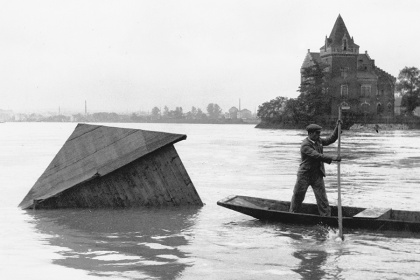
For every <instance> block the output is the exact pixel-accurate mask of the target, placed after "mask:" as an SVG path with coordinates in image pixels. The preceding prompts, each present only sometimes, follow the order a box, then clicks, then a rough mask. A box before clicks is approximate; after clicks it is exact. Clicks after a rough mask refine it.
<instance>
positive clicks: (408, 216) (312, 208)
mask: <svg viewBox="0 0 420 280" xmlns="http://www.w3.org/2000/svg"><path fill="white" fill-rule="evenodd" d="M217 204H218V205H220V206H222V207H225V208H228V209H231V210H234V211H237V212H240V213H243V214H245V215H248V216H252V217H254V218H256V219H259V220H263V221H274V222H282V223H290V224H301V225H317V224H323V225H328V226H330V227H338V217H337V207H335V206H331V213H332V216H331V217H322V216H319V215H318V214H317V206H316V205H315V204H309V203H305V204H303V205H302V211H301V212H300V213H292V212H288V206H289V205H290V203H289V202H286V201H276V200H269V199H262V198H255V197H246V196H230V197H227V198H225V199H222V200H219V201H218V202H217ZM364 210H366V208H358V207H343V228H351V229H368V230H374V231H386V230H391V231H410V232H420V213H419V212H413V211H401V210H390V209H389V210H390V212H389V215H387V216H386V217H385V218H383V217H379V218H358V217H354V216H357V214H359V213H361V212H362V211H364ZM396 218H405V219H400V220H396Z"/></svg>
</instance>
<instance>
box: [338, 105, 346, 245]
mask: <svg viewBox="0 0 420 280" xmlns="http://www.w3.org/2000/svg"><path fill="white" fill-rule="evenodd" d="M338 120H341V106H339V107H338ZM340 149H341V121H339V122H338V151H337V155H338V156H340ZM337 184H338V207H337V208H338V234H339V236H340V238H341V240H344V236H343V212H342V210H341V182H340V162H339V161H338V162H337Z"/></svg>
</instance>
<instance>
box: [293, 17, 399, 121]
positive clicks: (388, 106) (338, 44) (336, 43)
mask: <svg viewBox="0 0 420 280" xmlns="http://www.w3.org/2000/svg"><path fill="white" fill-rule="evenodd" d="M314 63H325V64H327V65H328V67H327V68H326V69H327V71H328V72H329V76H330V79H329V82H328V91H331V92H332V93H333V96H334V97H335V98H333V102H332V104H331V106H332V108H331V112H332V115H334V116H337V115H338V106H339V104H344V105H349V106H350V112H354V113H358V114H359V115H360V114H365V115H366V114H368V115H370V116H372V117H375V118H376V119H382V118H392V117H393V116H394V91H395V82H396V79H395V77H393V76H392V75H390V74H388V73H386V72H385V71H383V70H382V69H380V68H379V67H377V66H376V65H375V60H373V59H371V58H370V56H369V55H368V53H367V52H365V53H362V54H360V53H359V46H358V45H356V44H355V43H354V41H353V37H351V36H350V34H349V32H348V31H347V28H346V25H345V24H344V21H343V19H342V17H341V15H339V16H338V18H337V20H336V22H335V24H334V27H333V29H332V31H331V34H330V36H329V37H328V38H327V37H325V42H324V45H323V46H322V47H321V48H320V52H310V50H308V53H307V54H306V57H305V60H304V62H303V65H302V67H301V69H304V68H307V67H310V66H312V65H314Z"/></svg>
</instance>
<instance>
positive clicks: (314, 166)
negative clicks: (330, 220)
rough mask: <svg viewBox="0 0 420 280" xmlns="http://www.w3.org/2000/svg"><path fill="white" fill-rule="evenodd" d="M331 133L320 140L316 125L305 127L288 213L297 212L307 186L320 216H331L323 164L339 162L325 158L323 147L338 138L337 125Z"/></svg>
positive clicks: (331, 157) (319, 128) (319, 131)
mask: <svg viewBox="0 0 420 280" xmlns="http://www.w3.org/2000/svg"><path fill="white" fill-rule="evenodd" d="M339 122H341V120H338V121H337V125H336V127H335V129H334V131H333V133H332V134H331V135H330V136H329V137H328V138H321V137H320V134H321V129H322V127H320V126H319V125H317V124H310V125H308V126H307V127H306V130H307V131H308V137H307V138H306V139H305V140H303V142H302V144H301V146H300V154H301V159H302V162H301V163H300V166H299V170H298V173H297V180H296V184H295V188H294V190H293V197H292V201H291V203H290V212H298V211H299V208H300V206H301V205H302V202H303V200H304V199H305V194H306V191H307V190H308V187H309V186H312V189H313V191H314V194H315V198H316V203H317V205H318V211H319V214H320V215H321V216H331V208H330V205H329V203H328V198H327V193H326V191H325V184H324V177H325V168H324V162H326V163H328V164H330V163H331V162H332V161H341V158H340V157H337V156H326V155H324V154H323V146H328V145H330V144H332V143H334V142H335V141H336V140H337V138H338V123H339Z"/></svg>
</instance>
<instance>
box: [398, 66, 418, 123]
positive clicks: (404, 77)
mask: <svg viewBox="0 0 420 280" xmlns="http://www.w3.org/2000/svg"><path fill="white" fill-rule="evenodd" d="M397 92H398V94H399V95H400V96H402V100H401V106H402V107H405V113H406V114H407V115H413V111H414V110H415V109H416V107H417V106H420V70H419V69H418V68H416V67H405V68H404V69H403V70H401V71H400V74H399V75H398V82H397Z"/></svg>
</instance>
